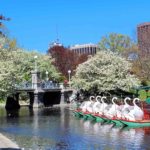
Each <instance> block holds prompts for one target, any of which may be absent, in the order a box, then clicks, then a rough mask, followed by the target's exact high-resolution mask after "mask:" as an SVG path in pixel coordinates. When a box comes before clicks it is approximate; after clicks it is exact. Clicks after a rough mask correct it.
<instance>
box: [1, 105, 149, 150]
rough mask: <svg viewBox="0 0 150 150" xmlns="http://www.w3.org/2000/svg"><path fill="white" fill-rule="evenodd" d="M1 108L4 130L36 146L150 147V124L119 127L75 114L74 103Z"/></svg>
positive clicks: (36, 149)
mask: <svg viewBox="0 0 150 150" xmlns="http://www.w3.org/2000/svg"><path fill="white" fill-rule="evenodd" d="M7 115H9V113H8V114H7V112H6V111H5V109H4V108H0V132H1V133H3V134H4V135H6V136H7V137H9V138H10V139H12V140H13V141H14V142H16V143H17V144H18V145H19V146H20V147H21V148H24V149H27V150H28V149H30V150H31V149H32V150H40V149H41V150H147V149H149V148H150V142H149V139H150V128H130V129H129V128H116V127H113V126H112V125H101V124H100V123H95V122H91V121H84V120H83V119H79V118H76V117H74V115H73V113H72V110H71V107H70V106H61V107H53V108H41V109H34V110H32V109H29V108H27V107H22V108H21V109H20V110H19V111H18V112H14V115H15V116H14V117H7Z"/></svg>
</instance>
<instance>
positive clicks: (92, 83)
mask: <svg viewBox="0 0 150 150" xmlns="http://www.w3.org/2000/svg"><path fill="white" fill-rule="evenodd" d="M130 68H131V64H130V63H129V62H128V61H126V60H125V59H124V58H122V57H120V56H118V55H116V54H114V53H112V52H107V51H100V52H99V53H97V54H96V55H95V56H94V57H92V58H90V59H88V60H87V61H86V62H85V63H83V64H80V65H79V66H78V68H77V70H76V74H75V76H74V77H73V78H72V85H73V86H74V87H76V88H79V89H83V90H86V91H91V92H98V91H99V92H105V91H111V90H117V89H120V90H123V91H129V89H130V88H132V87H134V86H138V85H139V80H138V79H137V78H136V77H135V76H134V75H131V74H130V72H129V71H130Z"/></svg>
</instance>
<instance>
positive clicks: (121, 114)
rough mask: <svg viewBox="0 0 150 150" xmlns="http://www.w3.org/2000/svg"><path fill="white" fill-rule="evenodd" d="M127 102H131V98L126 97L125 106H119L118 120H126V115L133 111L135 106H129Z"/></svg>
mask: <svg viewBox="0 0 150 150" xmlns="http://www.w3.org/2000/svg"><path fill="white" fill-rule="evenodd" d="M127 100H131V98H130V97H126V98H125V99H124V105H121V106H119V109H118V110H117V118H122V119H125V118H126V117H125V115H126V114H128V113H129V112H130V111H131V110H132V109H133V106H131V105H129V104H128V103H127Z"/></svg>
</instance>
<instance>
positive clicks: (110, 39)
mask: <svg viewBox="0 0 150 150" xmlns="http://www.w3.org/2000/svg"><path fill="white" fill-rule="evenodd" d="M132 45H133V42H132V40H131V39H130V37H129V36H126V35H123V34H117V33H111V34H109V35H106V36H103V37H102V39H101V41H100V42H99V44H98V46H99V49H100V50H107V51H112V52H117V53H118V52H119V53H120V52H123V51H124V50H126V49H129V48H130V47H131V46H132Z"/></svg>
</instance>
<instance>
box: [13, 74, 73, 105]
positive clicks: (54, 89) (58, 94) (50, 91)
mask: <svg viewBox="0 0 150 150" xmlns="http://www.w3.org/2000/svg"><path fill="white" fill-rule="evenodd" d="M39 77H40V73H39V72H38V71H32V82H24V83H21V84H19V85H15V93H16V95H15V96H16V99H17V100H19V94H20V93H21V92H27V93H28V95H29V99H30V106H31V107H40V106H42V105H44V106H52V105H54V104H60V103H63V102H64V99H65V98H67V97H69V95H70V94H71V93H72V90H71V89H64V87H63V85H60V84H59V83H55V82H52V81H44V82H41V81H40V79H39Z"/></svg>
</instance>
